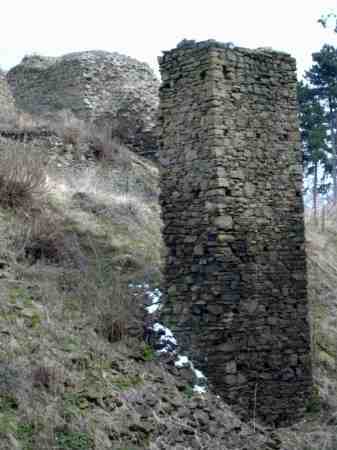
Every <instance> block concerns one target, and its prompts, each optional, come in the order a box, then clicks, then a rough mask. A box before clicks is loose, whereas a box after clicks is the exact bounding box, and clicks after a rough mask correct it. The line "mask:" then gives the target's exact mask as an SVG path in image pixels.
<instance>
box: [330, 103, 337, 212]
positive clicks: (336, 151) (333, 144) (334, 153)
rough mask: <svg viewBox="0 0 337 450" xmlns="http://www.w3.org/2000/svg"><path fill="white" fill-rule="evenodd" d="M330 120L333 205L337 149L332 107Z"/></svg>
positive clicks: (336, 200) (336, 201) (336, 187)
mask: <svg viewBox="0 0 337 450" xmlns="http://www.w3.org/2000/svg"><path fill="white" fill-rule="evenodd" d="M330 114H331V120H330V133H331V147H332V160H331V163H332V171H331V176H332V186H333V199H332V200H333V205H334V206H336V204H337V173H336V165H337V149H336V133H335V123H336V117H335V114H336V112H335V111H334V110H333V109H330Z"/></svg>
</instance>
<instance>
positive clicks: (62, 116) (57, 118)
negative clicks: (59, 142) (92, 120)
mask: <svg viewBox="0 0 337 450" xmlns="http://www.w3.org/2000/svg"><path fill="white" fill-rule="evenodd" d="M49 121H50V123H49V128H51V129H52V130H53V131H54V132H55V133H56V134H57V135H59V136H60V137H61V138H62V139H63V140H64V142H65V143H66V144H72V145H77V144H78V143H79V142H80V140H81V139H85V138H86V137H87V135H88V125H87V124H86V123H85V121H84V120H81V119H79V118H78V117H76V116H75V114H74V113H73V112H72V111H70V110H68V109H67V110H62V111H59V112H58V113H55V114H54V115H53V117H52V118H50V119H49Z"/></svg>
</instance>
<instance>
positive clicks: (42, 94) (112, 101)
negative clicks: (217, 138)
mask: <svg viewBox="0 0 337 450" xmlns="http://www.w3.org/2000/svg"><path fill="white" fill-rule="evenodd" d="M7 80H8V82H9V85H10V88H11V90H12V93H13V95H14V98H15V103H16V106H17V108H18V109H20V110H23V111H26V112H29V113H33V114H43V113H50V112H55V111H60V110H64V109H66V110H71V111H72V112H73V113H75V114H76V115H77V116H78V117H80V118H82V119H85V120H94V121H96V122H97V123H99V124H100V125H101V124H102V123H106V124H108V125H110V126H112V128H113V130H114V133H115V135H117V136H119V137H121V138H122V139H123V142H124V143H125V144H127V145H129V146H131V147H132V148H134V149H135V150H136V151H138V152H140V153H143V154H148V155H151V154H153V153H154V152H155V151H156V132H155V121H156V115H157V106H158V88H159V81H158V80H157V79H156V77H155V76H154V74H153V72H152V70H151V69H150V67H149V66H148V65H147V64H145V63H141V62H139V61H137V60H135V59H132V58H130V57H127V56H123V55H120V54H118V53H109V52H104V51H87V52H80V53H71V54H68V55H64V56H62V57H58V58H51V57H43V56H40V55H32V56H28V57H25V58H24V59H23V60H22V62H21V63H20V64H19V65H17V66H16V67H14V68H12V69H11V70H10V71H9V72H8V74H7Z"/></svg>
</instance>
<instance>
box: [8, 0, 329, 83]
mask: <svg viewBox="0 0 337 450" xmlns="http://www.w3.org/2000/svg"><path fill="white" fill-rule="evenodd" d="M0 1H1V20H0V67H2V68H3V69H6V70H7V69H9V68H10V67H12V66H14V65H16V64H18V63H19V62H20V60H21V59H22V58H23V56H24V55H26V54H30V53H36V52H37V53H41V54H43V55H47V56H58V55H62V54H64V53H69V52H73V51H80V50H94V49H95V50H96V49H101V50H107V51H118V52H120V53H123V54H126V55H129V56H132V57H134V58H137V59H139V60H141V61H146V62H148V63H149V64H150V65H151V66H152V67H153V68H154V69H155V70H157V56H158V55H160V54H161V51H162V50H168V49H170V48H173V47H175V46H176V44H177V43H178V42H179V41H180V40H182V39H183V38H186V39H196V40H204V39H210V38H213V39H217V40H220V41H223V42H233V43H234V44H236V45H242V46H244V47H251V48H256V47H265V46H268V47H273V48H275V49H278V50H283V51H287V52H289V53H291V54H292V55H293V56H294V57H296V58H297V61H298V69H299V70H298V71H299V74H301V73H303V70H304V69H308V68H309V67H310V65H311V53H312V52H314V51H318V50H319V49H320V48H321V46H322V45H323V44H324V43H325V42H329V43H333V44H335V45H337V35H334V34H333V33H332V31H328V30H324V29H323V28H322V27H321V26H320V25H319V24H318V23H317V20H318V18H319V17H320V16H321V15H322V14H323V13H327V12H331V11H335V12H337V0H202V1H200V0H165V1H163V0H121V1H120V0H90V1H88V0H0Z"/></svg>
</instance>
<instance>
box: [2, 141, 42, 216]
mask: <svg viewBox="0 0 337 450" xmlns="http://www.w3.org/2000/svg"><path fill="white" fill-rule="evenodd" d="M46 190H47V177H46V171H45V164H44V159H43V157H42V155H41V154H40V153H37V152H36V151H34V149H33V148H31V147H27V146H13V147H9V148H7V149H6V150H5V151H3V152H2V153H0V204H1V205H2V206H3V207H6V208H17V207H26V208H27V207H31V206H32V205H33V204H34V203H35V202H36V201H37V200H41V199H42V198H43V197H44V196H45V194H46Z"/></svg>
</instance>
